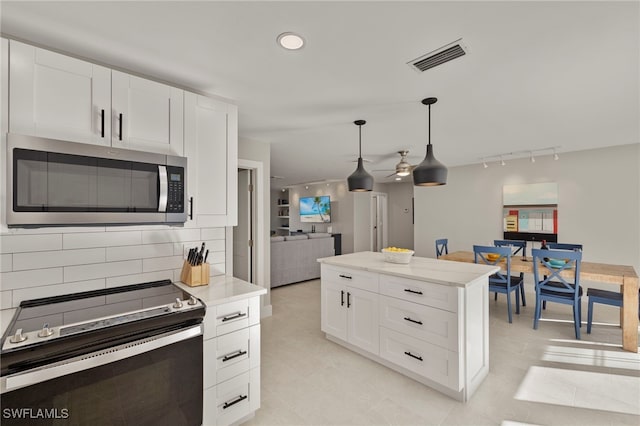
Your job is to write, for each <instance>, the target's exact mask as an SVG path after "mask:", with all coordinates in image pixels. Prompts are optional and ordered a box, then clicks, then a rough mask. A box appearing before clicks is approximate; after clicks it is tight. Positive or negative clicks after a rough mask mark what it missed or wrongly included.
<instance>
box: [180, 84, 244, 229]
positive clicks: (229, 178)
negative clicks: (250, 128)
mask: <svg viewBox="0 0 640 426" xmlns="http://www.w3.org/2000/svg"><path fill="white" fill-rule="evenodd" d="M184 117H185V118H184V121H185V129H184V135H185V136H184V137H185V140H184V146H185V155H186V157H187V158H188V159H189V166H188V172H187V173H188V174H187V190H188V192H189V196H190V197H193V204H192V209H193V220H195V221H196V225H197V226H199V227H212V226H235V225H237V223H238V217H237V187H238V173H237V168H238V110H237V108H236V106H235V105H230V104H226V103H224V102H221V101H218V100H215V99H211V98H207V97H204V96H200V95H197V94H195V93H189V92H185V114H184Z"/></svg>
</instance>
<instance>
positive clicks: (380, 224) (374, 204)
mask: <svg viewBox="0 0 640 426" xmlns="http://www.w3.org/2000/svg"><path fill="white" fill-rule="evenodd" d="M385 247H387V194H374V195H372V196H371V251H380V250H382V249H383V248H385Z"/></svg>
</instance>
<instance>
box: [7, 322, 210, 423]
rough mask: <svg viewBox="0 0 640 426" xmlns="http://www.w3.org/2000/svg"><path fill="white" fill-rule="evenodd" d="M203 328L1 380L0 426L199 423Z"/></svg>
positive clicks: (131, 344) (88, 355)
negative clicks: (21, 425) (0, 405)
mask: <svg viewBox="0 0 640 426" xmlns="http://www.w3.org/2000/svg"><path fill="white" fill-rule="evenodd" d="M202 374H203V371H202V325H201V324H200V325H198V326H195V327H191V328H186V329H181V330H179V331H173V332H170V333H166V334H163V335H159V336H154V337H153V338H148V339H144V340H139V341H135V342H132V343H127V344H124V345H121V346H117V347H114V348H110V349H107V350H103V351H99V352H95V353H91V354H87V355H83V356H81V357H78V358H74V359H70V360H65V361H62V362H59V363H53V364H50V365H47V366H43V367H40V368H37V369H33V370H28V371H23V372H20V373H16V374H13V375H10V376H6V377H2V379H1V387H2V412H1V419H2V420H1V423H2V424H3V425H11V424H25V425H26V424H29V425H32V424H42V425H49V424H51V425H53V424H60V423H61V422H62V423H65V424H66V423H67V422H68V423H69V424H78V425H99V424H100V425H102V424H117V425H160V424H171V425H200V424H202V388H203V382H202Z"/></svg>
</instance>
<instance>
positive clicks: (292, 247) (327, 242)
mask: <svg viewBox="0 0 640 426" xmlns="http://www.w3.org/2000/svg"><path fill="white" fill-rule="evenodd" d="M333 247H334V243H333V238H332V237H331V234H325V233H311V234H301V235H287V236H279V237H271V288H274V287H278V286H281V285H285V284H292V283H297V282H300V281H306V280H312V279H315V278H320V264H319V263H318V262H317V259H319V258H322V257H328V256H333V254H334V249H333Z"/></svg>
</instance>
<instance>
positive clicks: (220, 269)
mask: <svg viewBox="0 0 640 426" xmlns="http://www.w3.org/2000/svg"><path fill="white" fill-rule="evenodd" d="M224 271H225V264H224V263H213V264H212V265H211V270H210V276H212V277H214V276H216V275H224Z"/></svg>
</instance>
